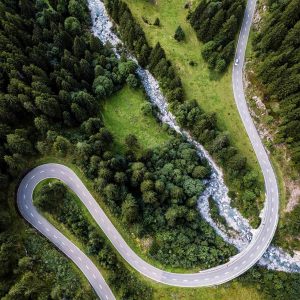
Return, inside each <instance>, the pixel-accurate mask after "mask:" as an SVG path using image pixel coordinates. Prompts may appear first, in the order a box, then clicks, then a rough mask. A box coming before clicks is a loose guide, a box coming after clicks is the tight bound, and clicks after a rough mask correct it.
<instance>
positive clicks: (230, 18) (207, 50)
mask: <svg viewBox="0 0 300 300" xmlns="http://www.w3.org/2000/svg"><path fill="white" fill-rule="evenodd" d="M244 8H245V1H244V0H235V1H230V0H224V1H217V0H213V1H209V0H202V1H201V2H200V3H199V5H198V6H197V8H196V9H195V11H194V12H193V13H191V14H190V15H189V16H188V19H189V21H190V23H191V25H192V27H193V28H194V29H195V31H196V33H197V37H198V39H199V40H200V41H202V42H204V43H205V44H204V46H203V49H202V51H201V54H202V56H203V58H204V59H205V60H206V61H207V63H208V66H209V68H210V69H212V70H215V71H217V72H219V73H221V72H224V71H225V70H226V67H227V66H228V65H229V63H230V62H231V60H232V58H233V55H234V48H235V45H234V43H235V36H236V34H237V32H238V31H239V28H240V26H239V25H240V23H241V21H242V19H243V14H244Z"/></svg>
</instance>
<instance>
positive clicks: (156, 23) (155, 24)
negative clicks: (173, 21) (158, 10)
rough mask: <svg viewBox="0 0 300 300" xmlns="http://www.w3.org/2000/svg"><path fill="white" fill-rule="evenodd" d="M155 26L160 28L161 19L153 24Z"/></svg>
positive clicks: (157, 19)
mask: <svg viewBox="0 0 300 300" xmlns="http://www.w3.org/2000/svg"><path fill="white" fill-rule="evenodd" d="M153 25H154V26H160V20H159V18H156V19H155V21H154V23H153Z"/></svg>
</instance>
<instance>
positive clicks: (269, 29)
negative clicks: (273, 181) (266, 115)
mask: <svg viewBox="0 0 300 300" xmlns="http://www.w3.org/2000/svg"><path fill="white" fill-rule="evenodd" d="M269 10H270V14H268V16H267V17H266V20H265V21H264V23H263V26H262V28H261V30H260V31H259V32H257V33H256V35H255V37H254V39H253V49H254V50H255V54H256V57H257V62H258V63H257V67H256V72H257V75H258V78H259V79H260V80H261V81H262V82H263V84H264V85H265V88H266V90H265V101H266V102H268V101H272V102H274V101H275V102H278V103H279V112H276V113H274V116H275V117H277V118H279V120H280V128H279V134H278V142H285V143H286V144H287V145H288V146H289V148H290V149H291V154H292V159H293V162H294V164H295V166H296V167H297V168H298V169H299V167H300V115H299V111H300V72H299V61H300V54H299V46H300V42H299V35H300V1H299V0H291V1H288V2H284V1H283V2H282V1H276V0H272V1H271V0H270V1H269Z"/></svg>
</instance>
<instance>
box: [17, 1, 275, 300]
mask: <svg viewBox="0 0 300 300" xmlns="http://www.w3.org/2000/svg"><path fill="white" fill-rule="evenodd" d="M254 9H255V0H249V1H248V3H247V7H246V10H245V16H244V20H243V24H242V27H241V32H240V35H239V40H238V45H237V51H236V56H235V60H236V59H237V58H238V59H239V64H238V65H236V66H234V67H233V72H232V85H233V91H234V97H235V101H236V105H237V107H238V110H239V113H240V116H241V119H242V121H243V123H244V125H245V128H246V130H247V133H248V136H249V138H250V141H251V143H252V146H253V149H254V151H255V153H256V156H257V159H258V161H259V164H260V167H261V169H262V172H263V176H264V181H265V189H266V203H265V208H264V211H263V215H262V223H261V225H260V227H259V229H258V230H257V232H256V234H255V235H254V237H253V239H252V241H251V243H250V244H249V246H248V247H247V248H246V249H245V250H244V251H242V252H241V253H239V254H238V255H236V256H234V257H232V259H231V260H230V261H229V262H228V263H227V264H223V265H220V266H218V267H215V268H212V269H208V270H204V271H201V272H199V273H193V274H177V273H170V272H166V271H163V270H160V269H158V268H156V267H154V266H152V265H150V264H148V263H147V262H145V261H144V260H143V259H141V258H140V257H139V256H138V255H137V254H136V253H135V252H133V251H132V250H131V248H130V247H129V246H128V245H127V243H126V242H125V241H124V239H123V238H122V236H121V235H120V234H119V232H118V231H117V230H116V228H115V227H114V226H113V224H112V223H111V221H110V220H109V219H108V218H107V216H106V215H105V213H104V212H103V210H102V209H101V208H100V206H99V205H98V204H97V202H96V200H95V199H94V198H93V197H92V195H91V194H90V193H89V191H88V190H87V189H86V187H85V186H84V185H83V183H82V182H81V180H80V179H79V178H78V177H77V175H76V174H75V173H74V172H73V171H72V170H70V169H69V168H67V167H65V166H63V165H59V164H45V165H41V166H39V167H37V168H35V169H33V170H31V171H30V172H29V173H28V174H27V175H26V176H25V177H24V178H23V180H22V182H21V184H20V186H19V189H18V193H17V205H18V208H19V210H20V212H21V214H22V215H23V217H24V218H25V219H26V220H27V221H28V222H29V223H30V224H32V225H33V226H34V227H35V228H36V229H37V230H38V231H40V232H41V233H42V234H43V235H44V236H45V237H47V238H48V239H49V240H50V241H51V242H52V243H53V244H54V245H56V247H57V248H59V249H60V250H61V251H62V252H63V253H65V254H66V255H67V256H68V257H69V258H70V259H71V260H72V261H73V262H74V263H75V264H76V265H77V266H78V267H79V268H80V269H81V271H82V272H83V273H84V274H85V276H86V277H87V279H88V280H89V282H90V283H91V285H92V286H93V288H94V289H95V291H96V293H97V295H98V296H99V297H100V298H101V299H105V300H108V299H115V297H114V295H113V293H112V291H111V290H110V288H109V286H108V285H107V284H106V282H105V280H104V279H103V277H102V275H101V274H100V272H99V271H98V270H97V268H96V266H95V265H94V264H93V262H92V261H91V260H90V259H89V258H88V257H87V256H86V255H85V254H84V253H83V252H82V251H80V249H78V248H77V247H76V246H75V245H74V244H73V243H72V242H71V241H69V240H68V239H67V238H66V237H65V236H64V235H62V234H61V233H60V232H59V231H58V230H57V229H56V228H55V227H54V226H52V225H51V224H50V223H49V222H48V221H47V220H46V219H45V218H44V217H43V216H41V215H40V214H39V213H38V211H37V210H36V208H35V207H34V206H33V203H32V195H33V190H34V188H35V186H36V185H37V184H38V183H39V182H40V181H42V180H44V179H46V178H57V179H59V180H61V181H63V182H64V183H65V184H66V185H68V186H69V187H70V188H71V189H72V190H73V191H74V192H75V193H76V194H77V195H78V197H79V198H80V199H81V201H82V202H83V204H84V205H85V206H86V207H87V209H88V210H89V212H90V213H91V215H92V217H93V218H94V219H95V221H96V222H97V223H98V225H99V226H100V227H101V229H102V230H103V231H104V233H105V234H106V235H107V237H108V238H109V239H110V241H111V243H112V244H113V245H114V247H115V248H116V250H117V251H118V252H119V253H120V255H121V256H122V257H123V258H124V259H125V260H126V261H127V262H128V263H129V264H130V265H131V266H132V267H133V268H134V269H136V270H137V271H138V272H140V273H141V274H143V275H144V276H146V277H148V278H151V279H153V280H155V281H157V282H161V283H164V284H168V285H173V286H181V287H203V286H212V285H218V284H221V283H224V282H227V281H229V280H232V279H233V278H236V277H238V276H239V275H241V274H242V273H244V272H245V271H247V270H248V269H249V268H250V267H251V266H253V265H254V264H255V263H256V262H257V261H258V260H259V259H260V258H261V256H262V255H263V253H264V252H265V251H266V249H267V248H268V246H269V244H270V243H271V240H272V238H273V236H274V233H275V230H276V227H277V222H278V206H279V200H278V186H277V182H276V177H275V173H274V171H273V168H272V165H271V163H270V160H269V158H268V155H267V153H266V151H265V149H264V146H263V144H262V142H261V140H260V138H259V135H258V133H257V131H256V128H255V126H254V124H253V121H252V119H251V116H250V114H249V111H248V107H247V103H246V100H245V95H244V90H243V81H242V77H243V63H244V57H245V50H246V45H247V40H248V36H249V31H250V27H251V20H252V17H253V14H254Z"/></svg>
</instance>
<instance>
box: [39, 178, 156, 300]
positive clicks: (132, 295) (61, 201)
mask: <svg viewBox="0 0 300 300" xmlns="http://www.w3.org/2000/svg"><path fill="white" fill-rule="evenodd" d="M57 192H59V193H60V195H59V197H56V196H58V193H57ZM35 202H36V203H38V204H39V208H41V209H42V211H43V212H50V213H51V214H52V215H53V216H54V218H55V219H56V220H57V221H58V222H59V223H62V224H64V226H65V227H66V228H68V229H69V230H70V231H71V233H72V234H74V235H75V236H76V237H77V238H78V239H79V240H80V241H81V242H82V243H83V244H84V245H86V246H85V247H86V250H87V252H88V253H89V255H93V256H94V257H95V259H96V260H98V262H99V264H100V265H101V267H103V268H104V269H106V270H107V271H108V276H109V279H108V284H109V285H111V286H112V287H113V288H114V289H115V290H116V291H118V292H119V293H120V296H121V298H122V299H132V300H139V299H141V297H143V299H146V300H148V299H152V290H151V288H149V287H148V286H147V285H146V284H145V283H143V282H142V281H140V280H139V279H138V278H137V277H136V275H134V274H133V273H132V272H131V271H129V270H128V269H127V268H126V267H125V266H124V264H123V263H122V262H120V261H119V259H118V258H117V256H116V254H115V253H114V250H113V249H112V248H111V246H110V244H108V243H107V241H106V240H105V239H104V238H103V235H102V233H101V232H100V230H99V229H98V228H96V227H95V226H94V224H92V223H91V222H90V221H89V220H88V219H87V217H86V216H87V211H86V209H84V208H83V206H82V204H81V203H80V200H79V199H78V198H77V197H76V196H75V195H74V194H73V193H72V192H71V191H69V190H68V188H67V187H66V186H65V185H64V184H62V183H61V182H58V181H55V182H51V183H48V184H45V185H43V186H42V187H41V189H40V190H39V191H38V192H37V194H36V195H35ZM136 206H137V204H136V203H135V199H134V198H133V197H132V196H131V195H130V194H128V195H127V197H126V199H125V201H124V202H123V205H122V213H124V215H123V216H124V217H125V219H126V220H127V221H133V220H135V219H136V217H137V213H136V212H137V208H135V207H136Z"/></svg>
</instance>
